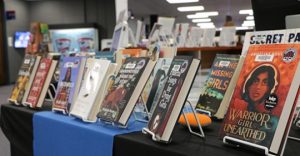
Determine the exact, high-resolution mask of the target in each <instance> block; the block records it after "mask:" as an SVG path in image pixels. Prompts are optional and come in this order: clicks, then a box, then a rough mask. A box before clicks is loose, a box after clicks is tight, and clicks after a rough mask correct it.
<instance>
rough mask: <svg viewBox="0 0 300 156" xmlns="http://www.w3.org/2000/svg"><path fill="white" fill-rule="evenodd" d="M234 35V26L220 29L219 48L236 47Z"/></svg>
mask: <svg viewBox="0 0 300 156" xmlns="http://www.w3.org/2000/svg"><path fill="white" fill-rule="evenodd" d="M235 34H236V28H235V27H234V26H230V27H228V26H227V27H222V30H221V32H220V40H219V46H229V47H230V46H236V42H235Z"/></svg>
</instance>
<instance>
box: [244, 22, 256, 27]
mask: <svg viewBox="0 0 300 156" xmlns="http://www.w3.org/2000/svg"><path fill="white" fill-rule="evenodd" d="M242 26H243V27H254V26H255V23H254V21H244V22H243V24H242Z"/></svg>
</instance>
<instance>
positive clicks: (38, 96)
mask: <svg viewBox="0 0 300 156" xmlns="http://www.w3.org/2000/svg"><path fill="white" fill-rule="evenodd" d="M56 64H57V61H54V60H52V59H50V58H43V59H41V61H40V64H39V66H38V69H37V71H36V74H35V76H34V79H33V82H32V86H31V88H30V91H29V94H28V97H27V99H26V102H25V103H23V104H24V105H29V106H30V107H32V108H36V107H42V105H43V102H44V99H45V96H46V93H47V90H48V87H49V85H50V82H51V79H52V76H53V73H54V70H55V68H56Z"/></svg>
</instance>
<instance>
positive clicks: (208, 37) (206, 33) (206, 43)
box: [201, 28, 216, 47]
mask: <svg viewBox="0 0 300 156" xmlns="http://www.w3.org/2000/svg"><path fill="white" fill-rule="evenodd" d="M215 35H216V29H215V28H210V29H203V37H202V41H201V47H212V46H213V43H214V38H215Z"/></svg>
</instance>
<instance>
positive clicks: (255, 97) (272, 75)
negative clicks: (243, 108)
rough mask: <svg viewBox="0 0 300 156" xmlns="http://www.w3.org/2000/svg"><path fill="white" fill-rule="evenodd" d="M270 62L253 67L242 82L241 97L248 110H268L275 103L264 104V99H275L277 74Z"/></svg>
mask: <svg viewBox="0 0 300 156" xmlns="http://www.w3.org/2000/svg"><path fill="white" fill-rule="evenodd" d="M277 73H278V72H277V69H276V68H275V67H274V66H273V65H271V64H262V65H260V66H258V67H257V68H255V69H254V70H253V71H252V72H251V73H250V74H249V75H248V77H247V79H246V80H245V82H244V87H243V94H242V99H243V100H244V101H245V102H246V103H247V109H248V110H249V111H259V112H269V111H271V110H272V109H273V108H274V107H276V105H272V104H271V103H270V104H265V102H266V100H268V99H269V100H272V97H274V100H277V95H276V94H275V91H276V86H277V85H278V79H279V76H278V74H277Z"/></svg>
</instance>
